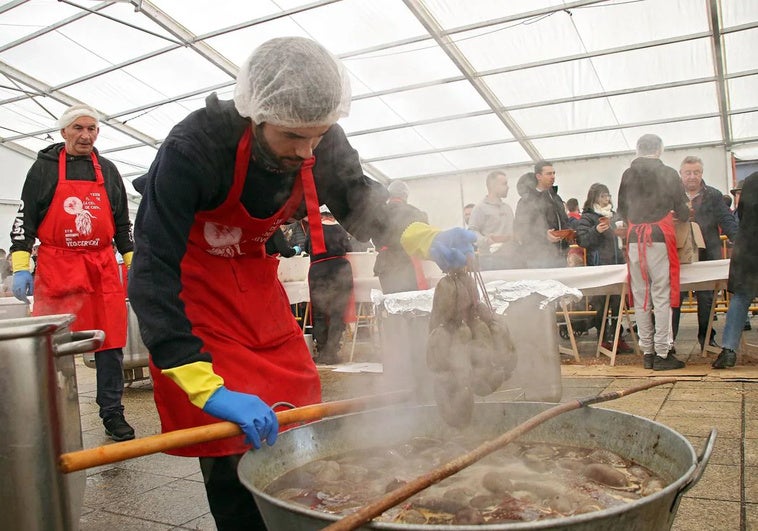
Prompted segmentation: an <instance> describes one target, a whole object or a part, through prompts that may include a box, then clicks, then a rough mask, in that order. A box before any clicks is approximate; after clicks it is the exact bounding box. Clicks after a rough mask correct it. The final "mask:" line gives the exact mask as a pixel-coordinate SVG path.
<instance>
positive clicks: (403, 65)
mask: <svg viewBox="0 0 758 531" xmlns="http://www.w3.org/2000/svg"><path fill="white" fill-rule="evenodd" d="M430 43H431V41H428V40H427V41H424V42H423V43H414V44H410V45H406V46H398V47H394V48H391V49H388V50H383V51H380V52H372V53H368V54H363V55H359V56H351V57H347V58H346V59H345V60H344V64H345V66H346V67H347V69H348V70H349V71H350V73H351V74H352V75H353V76H354V78H355V79H357V80H360V82H361V83H362V84H363V85H364V86H366V87H367V88H368V89H369V90H371V91H372V92H378V91H383V90H387V89H393V88H399V87H404V86H409V85H414V84H417V83H424V82H429V81H436V80H440V79H445V78H450V77H456V76H458V77H460V75H461V73H460V71H459V70H458V69H457V68H456V67H455V65H454V64H453V62H452V61H451V60H450V58H449V57H448V56H447V55H445V53H444V52H443V51H442V50H441V49H440V48H439V47H438V46H437V45H433V46H430Z"/></svg>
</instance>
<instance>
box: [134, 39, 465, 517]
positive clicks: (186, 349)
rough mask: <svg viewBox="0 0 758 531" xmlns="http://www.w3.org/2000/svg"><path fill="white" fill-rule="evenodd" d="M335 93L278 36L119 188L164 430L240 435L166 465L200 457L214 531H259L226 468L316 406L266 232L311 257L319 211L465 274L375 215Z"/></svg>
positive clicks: (318, 64) (313, 379)
mask: <svg viewBox="0 0 758 531" xmlns="http://www.w3.org/2000/svg"><path fill="white" fill-rule="evenodd" d="M349 103H350V88H349V82H348V79H347V76H346V73H345V71H344V68H343V67H342V65H341V64H340V63H339V62H338V61H337V60H336V59H335V58H334V57H333V56H332V55H331V54H330V53H329V52H328V51H326V50H325V49H324V48H323V47H322V46H320V45H319V44H317V43H316V42H314V41H311V40H309V39H303V38H297V37H291V38H279V39H273V40H271V41H268V42H266V43H264V44H262V45H261V46H260V47H259V48H257V49H256V50H255V51H254V52H253V53H252V55H251V56H250V57H249V58H248V59H247V60H246V61H245V62H244V63H243V65H242V67H241V68H240V72H239V74H238V77H237V84H236V87H235V94H234V101H220V100H219V99H218V98H217V97H216V95H215V94H214V95H211V96H209V97H208V98H207V100H206V106H205V107H204V108H203V109H200V110H198V111H195V112H194V113H192V114H190V115H189V116H188V117H187V118H185V119H184V120H183V121H182V122H180V123H179V124H177V125H176V126H175V127H174V128H173V130H172V131H171V133H170V134H169V136H168V137H167V138H166V140H165V141H164V143H163V144H162V145H161V148H160V150H159V151H158V154H157V156H156V159H155V160H154V161H153V164H152V166H151V168H150V171H149V172H148V174H147V175H146V176H144V177H143V178H140V179H137V180H135V187H136V188H137V189H138V190H139V191H140V192H141V193H142V194H143V199H142V202H141V204H140V208H139V212H138V214H137V220H136V227H135V239H136V253H135V259H134V265H133V268H132V276H131V278H130V282H129V295H130V299H131V301H132V305H133V307H134V309H135V311H136V312H137V316H138V318H139V321H140V330H141V333H142V338H143V340H144V342H145V344H146V345H147V347H148V349H149V350H150V355H151V370H152V374H153V380H154V386H155V402H156V405H157V406H158V411H159V413H160V416H161V422H162V427H163V429H164V430H175V429H179V428H186V427H191V426H200V425H204V424H208V423H211V422H217V421H218V419H224V420H229V421H232V422H236V423H237V424H239V425H240V427H241V428H242V431H243V432H244V435H241V436H239V437H237V438H232V439H227V440H223V441H218V442H213V443H206V444H201V445H195V446H191V447H188V448H183V449H181V450H178V451H176V452H174V453H176V454H178V455H185V456H198V457H200V466H201V470H202V473H203V477H204V479H205V487H206V493H207V495H208V501H209V505H210V507H211V512H212V514H213V517H214V519H215V521H216V525H217V527H218V528H219V529H260V528H263V526H264V523H263V522H262V519H261V516H260V514H259V513H258V511H257V508H256V507H255V503H254V501H253V498H252V496H251V495H250V493H249V492H247V490H246V489H245V488H244V486H243V485H242V484H241V483H240V481H239V479H238V478H237V474H236V466H237V463H238V461H239V459H240V457H241V456H242V454H243V453H244V452H245V451H247V450H248V449H250V446H251V445H252V446H253V447H255V448H260V447H261V445H262V444H263V442H264V441H265V442H266V443H267V444H269V445H271V444H273V443H274V442H275V441H276V436H277V432H278V425H277V420H276V416H275V414H274V412H273V410H272V406H275V404H276V403H278V402H283V401H286V402H289V403H292V404H294V405H295V406H303V405H306V404H312V403H315V402H319V401H320V400H321V391H320V382H319V376H318V372H317V370H316V367H315V365H314V363H313V360H312V359H311V356H310V353H309V351H308V348H307V347H306V345H305V341H304V338H303V335H302V330H301V329H300V327H299V326H298V325H297V323H296V321H295V320H294V318H293V316H292V313H291V312H290V307H289V301H288V300H287V296H286V293H285V291H284V288H283V287H282V285H281V284H280V283H279V281H278V279H277V266H278V260H277V259H276V258H273V257H270V256H267V255H266V253H265V250H264V244H265V242H266V240H267V239H268V238H269V237H270V236H271V234H273V232H274V231H276V230H278V228H279V226H280V225H281V224H282V223H285V222H287V221H288V220H291V219H302V218H304V217H305V216H306V215H307V216H308V219H309V220H310V223H311V227H310V230H311V239H312V244H313V252H314V253H315V254H322V253H324V252H325V251H326V249H325V246H324V238H323V230H322V227H321V224H320V219H321V218H320V215H319V206H320V205H322V204H325V205H327V206H328V208H329V210H330V211H331V212H332V213H333V214H334V216H335V218H336V219H337V220H338V221H339V222H340V223H341V224H342V225H343V226H344V227H345V229H346V230H347V231H348V232H350V233H351V234H352V235H353V236H355V237H356V238H358V239H360V240H364V241H365V240H368V239H369V238H371V237H373V236H377V235H382V236H384V235H394V237H395V238H397V239H398V240H401V241H402V242H403V244H404V247H405V249H406V251H407V252H408V253H409V254H415V255H418V256H421V257H423V258H427V257H431V258H433V259H434V260H436V261H437V262H438V264H440V266H441V267H442V268H443V269H448V268H449V267H453V266H461V265H463V264H465V257H466V254H469V253H472V252H473V246H472V242H473V241H474V240H475V236H474V235H473V234H472V233H470V232H468V231H466V230H464V229H460V228H457V229H450V230H447V231H440V230H439V229H436V228H433V227H430V226H429V225H426V224H424V223H418V222H414V220H412V219H391V218H390V217H388V216H387V212H386V210H385V207H386V205H385V202H386V198H387V194H386V190H385V189H384V188H383V187H382V186H381V185H380V184H379V183H376V182H375V181H372V180H371V179H369V178H367V177H365V176H364V175H363V172H362V170H361V165H360V160H359V158H358V154H357V153H356V151H355V150H354V149H353V148H352V147H351V146H350V144H349V143H348V142H347V139H346V137H345V134H344V132H343V131H342V129H341V128H340V127H339V126H338V125H336V122H337V120H338V119H339V118H340V117H341V116H345V115H346V114H347V111H348V108H349Z"/></svg>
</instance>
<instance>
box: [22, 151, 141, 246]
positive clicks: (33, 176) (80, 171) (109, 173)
mask: <svg viewBox="0 0 758 531" xmlns="http://www.w3.org/2000/svg"><path fill="white" fill-rule="evenodd" d="M62 149H64V144H63V143H62V142H59V143H57V144H53V145H51V146H48V147H46V148H45V149H43V150H42V151H40V152H39V153H38V154H37V160H36V161H34V164H32V167H31V168H29V172H28V173H27V174H26V181H24V187H23V189H22V191H21V206H20V207H19V209H18V214H17V215H16V219H15V221H14V222H13V228H12V229H11V242H12V243H11V248H10V252H14V251H26V252H31V251H32V247H33V246H34V241H35V239H36V238H37V231H38V230H39V226H40V224H41V223H42V221H43V220H44V219H45V216H46V215H47V211H48V209H49V208H50V202H51V201H52V200H53V194H54V193H55V189H56V188H57V187H58V156H59V154H60V152H61V150H62ZM95 155H96V156H97V160H98V161H99V162H100V167H101V168H102V172H103V179H104V180H105V192H106V193H107V194H108V200H109V201H110V204H111V211H112V213H113V220H114V222H115V225H116V234H115V235H114V236H113V240H114V241H115V242H116V247H117V248H118V252H119V253H121V254H122V255H123V254H124V253H128V252H130V251H133V250H134V244H133V242H132V231H131V230H132V223H131V221H130V220H129V207H128V202H127V197H126V189H125V188H124V181H123V179H122V178H121V174H120V173H119V172H118V169H116V166H115V164H113V163H112V162H111V161H109V160H108V159H106V158H105V157H103V156H101V155H100V154H99V153H98V151H97V148H95ZM66 180H69V181H94V180H95V168H94V166H93V165H92V159H91V158H90V156H89V155H87V156H79V155H66Z"/></svg>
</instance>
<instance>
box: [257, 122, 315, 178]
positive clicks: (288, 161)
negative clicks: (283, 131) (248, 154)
mask: <svg viewBox="0 0 758 531" xmlns="http://www.w3.org/2000/svg"><path fill="white" fill-rule="evenodd" d="M253 160H255V162H256V163H258V164H259V165H260V166H261V167H263V169H265V170H266V171H269V172H271V173H292V172H294V171H297V170H298V169H300V166H302V164H303V160H302V159H294V158H289V157H286V158H284V157H277V156H276V155H275V154H274V153H273V152H272V151H271V148H270V147H269V145H268V143H267V142H266V138H265V137H264V136H263V124H258V125H256V126H255V135H254V138H253Z"/></svg>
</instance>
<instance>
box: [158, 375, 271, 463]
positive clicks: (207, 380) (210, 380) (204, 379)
mask: <svg viewBox="0 0 758 531" xmlns="http://www.w3.org/2000/svg"><path fill="white" fill-rule="evenodd" d="M161 372H162V373H163V374H164V375H166V376H167V377H169V378H170V379H171V380H173V381H174V383H176V384H177V385H178V386H179V387H181V388H182V390H183V391H184V392H185V393H187V396H188V397H189V400H190V402H192V403H193V404H194V405H195V406H197V407H199V408H200V409H202V410H203V411H205V412H206V413H208V414H209V415H213V416H214V417H217V418H220V419H223V420H228V421H230V422H234V423H235V424H238V425H239V427H240V428H241V429H242V431H243V432H244V434H245V442H246V443H247V444H252V445H253V447H254V448H255V449H256V450H258V449H260V448H261V445H262V441H264V440H265V441H266V443H267V444H268V445H269V446H271V445H273V444H274V443H275V442H276V438H277V436H278V434H279V421H278V420H277V418H276V413H274V410H273V409H271V408H270V407H269V406H268V405H267V404H266V403H265V402H264V401H263V400H261V399H260V398H258V396H256V395H251V394H247V393H239V392H236V391H230V390H229V389H227V388H226V387H225V386H224V379H223V378H221V376H219V375H217V374H216V373H215V372H213V367H212V365H211V363H210V362H207V361H196V362H194V363H188V364H187V365H181V366H179V367H174V368H171V369H164V370H163V371H161Z"/></svg>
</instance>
